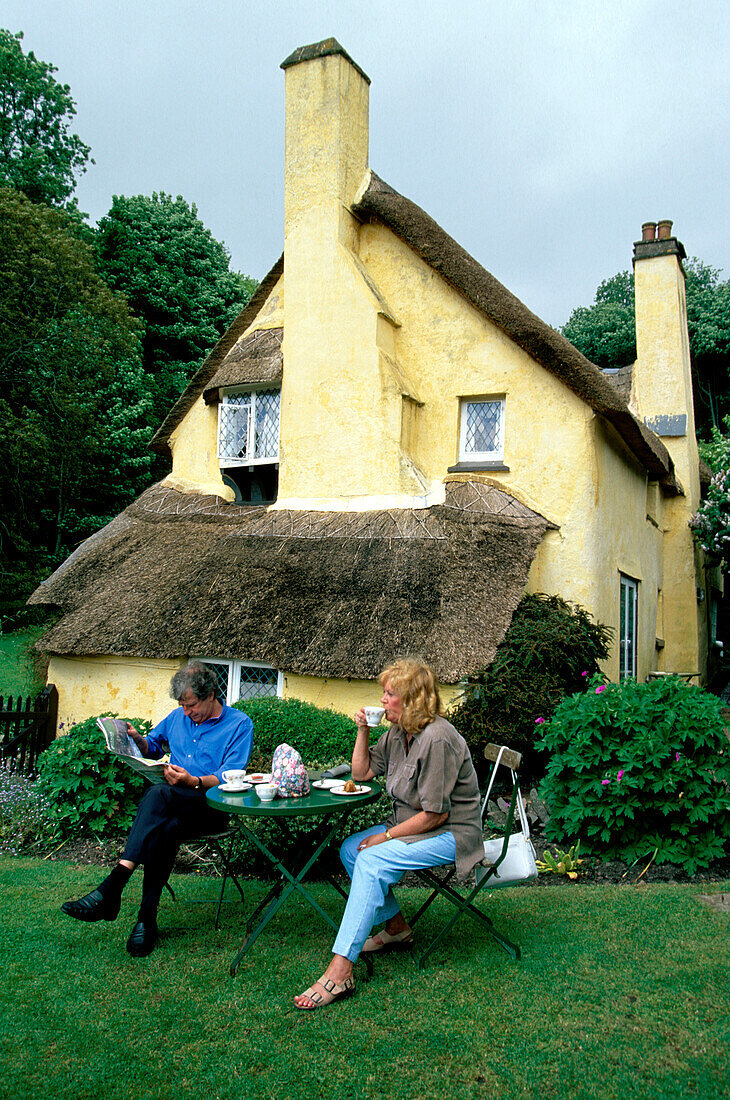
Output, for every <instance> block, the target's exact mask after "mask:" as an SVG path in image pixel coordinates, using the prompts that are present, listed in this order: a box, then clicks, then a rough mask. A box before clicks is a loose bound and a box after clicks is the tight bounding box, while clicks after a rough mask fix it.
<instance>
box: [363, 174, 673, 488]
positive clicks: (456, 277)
mask: <svg viewBox="0 0 730 1100" xmlns="http://www.w3.org/2000/svg"><path fill="white" fill-rule="evenodd" d="M354 213H355V214H357V215H358V217H360V218H362V219H363V220H367V219H370V218H375V219H377V220H378V221H380V222H382V223H383V224H384V225H387V226H388V228H389V229H391V230H392V231H393V232H394V233H395V234H397V236H399V237H400V238H401V239H402V240H404V241H405V242H406V244H408V245H410V247H411V248H412V249H413V250H414V252H417V253H418V255H419V256H421V257H422V259H423V260H425V262H426V263H427V264H428V265H429V266H430V267H431V268H433V270H434V271H437V272H438V273H439V274H440V275H441V276H442V277H443V278H444V279H445V280H446V281H447V282H448V283H450V284H451V286H453V287H454V288H455V289H456V290H457V291H458V292H459V293H460V294H461V295H462V296H463V297H464V298H466V300H467V301H468V302H470V303H471V304H472V305H473V306H475V307H476V308H477V309H478V310H480V311H481V312H482V313H484V314H485V315H486V316H487V317H488V318H489V319H490V320H491V321H492V322H493V323H494V324H496V325H498V326H499V328H501V329H502V330H503V331H504V332H505V333H506V334H507V336H509V337H510V339H511V340H513V341H514V342H515V343H516V344H517V345H518V346H519V347H521V348H522V349H523V351H526V352H527V353H528V355H530V356H532V358H533V359H535V360H536V362H538V363H539V364H540V365H541V366H543V367H545V369H546V370H549V371H551V372H552V373H553V374H554V375H556V377H558V378H560V380H561V381H562V382H564V383H565V385H566V386H568V387H569V389H571V390H572V391H573V392H574V393H575V394H577V395H578V397H580V398H581V399H582V400H583V401H585V402H587V403H588V404H589V405H590V406H591V407H592V408H593V409H594V410H595V412H596V413H598V414H599V415H600V416H603V417H605V419H606V420H608V421H609V422H610V423H611V424H612V425H613V426H614V428H615V429H616V430H617V432H618V433H619V435H620V436H621V437H622V439H623V440H624V442H625V443H626V444H627V446H628V447H629V449H630V450H631V451H632V452H633V454H634V455H635V456H636V458H638V459H639V461H640V462H641V463H642V465H643V466H644V467H645V468H646V470H647V471H648V473H649V474H650V475H651V476H652V477H655V478H658V479H659V480H660V481H661V482H662V484H663V486H664V488H665V489H666V490H667V491H669V492H676V491H677V489H678V486H677V484H676V481H675V478H674V466H673V463H672V459H671V457H670V455H669V452H668V451H667V449H666V447H665V446H664V444H663V443H662V442H661V440H660V439H659V438H658V437H657V436H656V435H655V434H654V433H653V432H652V431H650V430H649V429H648V428H647V427H646V426H645V425H644V424H642V423H641V422H640V421H639V420H637V418H636V417H635V416H634V415H633V413H632V412H630V410H629V409H628V407H627V405H626V402H625V400H624V399H623V398H622V397H621V395H620V394H619V393H618V392H617V390H616V389H615V387H614V386H612V385H611V383H610V382H608V381H607V379H606V378H604V376H603V374H602V373H601V371H600V370H599V368H598V367H597V366H596V365H595V364H594V363H591V362H590V361H589V360H588V359H586V357H585V356H584V355H582V354H581V353H580V352H579V351H578V349H577V348H575V347H573V345H572V344H571V343H570V341H569V340H566V339H565V337H564V336H561V335H560V333H559V332H556V331H555V329H553V328H551V327H550V325H547V324H546V323H545V322H544V321H541V320H540V318H539V317H537V316H536V315H535V314H534V313H532V312H531V311H530V310H529V309H528V308H527V306H525V305H523V303H522V302H521V301H520V300H519V298H516V297H515V295H514V294H512V293H511V292H510V291H509V290H507V288H506V287H504V286H503V285H502V284H501V283H500V282H499V280H498V279H495V277H494V276H493V275H491V274H490V273H489V272H488V271H487V270H486V269H485V268H483V267H482V266H481V264H479V263H477V261H476V260H475V259H474V257H473V256H470V255H469V253H468V252H467V251H466V250H465V249H463V248H462V247H461V245H459V244H457V242H456V241H455V240H454V239H453V237H450V236H449V234H448V233H446V232H445V231H444V230H443V229H442V228H441V226H440V225H437V223H436V222H435V221H434V220H433V218H431V217H429V215H428V214H426V213H425V211H423V210H421V208H420V207H419V206H416V204H415V203H414V202H411V201H410V199H406V198H404V196H403V195H400V194H399V193H398V192H397V191H394V190H393V188H392V187H389V186H388V184H387V183H385V182H384V181H383V180H381V179H380V178H379V177H378V176H376V174H375V173H374V172H372V173H371V178H370V182H369V184H368V186H367V188H366V190H365V192H364V193H363V195H362V198H361V199H360V200H359V202H358V203H357V204H356V206H355V207H354Z"/></svg>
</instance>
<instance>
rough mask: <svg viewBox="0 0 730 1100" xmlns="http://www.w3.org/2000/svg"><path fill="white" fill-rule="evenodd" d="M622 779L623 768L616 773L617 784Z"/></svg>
mask: <svg viewBox="0 0 730 1100" xmlns="http://www.w3.org/2000/svg"><path fill="white" fill-rule="evenodd" d="M623 777H624V769H623V768H621V770H620V771H619V772H618V774H617V775H616V778H617V779H618V781H619V783H620V782H621V780H622V779H623Z"/></svg>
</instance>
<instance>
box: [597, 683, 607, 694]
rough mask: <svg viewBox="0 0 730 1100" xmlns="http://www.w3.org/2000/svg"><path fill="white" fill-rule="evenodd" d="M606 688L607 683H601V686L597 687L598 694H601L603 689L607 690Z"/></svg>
mask: <svg viewBox="0 0 730 1100" xmlns="http://www.w3.org/2000/svg"><path fill="white" fill-rule="evenodd" d="M605 690H606V685H605V684H601V685H600V687H597V688H596V695H600V694H601V692H602V691H605Z"/></svg>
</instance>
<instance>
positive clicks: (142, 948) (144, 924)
mask: <svg viewBox="0 0 730 1100" xmlns="http://www.w3.org/2000/svg"><path fill="white" fill-rule="evenodd" d="M156 943H157V924H156V922H155V921H153V920H152V921H149V920H148V921H142V920H140V921H137V923H136V924H135V926H134V928H133V929H132V933H131V935H130V937H129V939H128V940H127V951H128V952H129V954H130V955H134V957H135V959H142V958H144V956H145V955H151V954H152V952H153V951H154V949H155V945H156Z"/></svg>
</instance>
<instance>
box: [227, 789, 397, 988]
mask: <svg viewBox="0 0 730 1100" xmlns="http://www.w3.org/2000/svg"><path fill="white" fill-rule="evenodd" d="M310 778H311V777H310ZM349 778H350V776H349V775H344V776H342V777H341V782H342V784H343V785H344V784H345V783H346V782H347V780H348V779H349ZM358 786H367V787H369V788H370V790H369V791H366V792H365V793H364V794H353V795H336V794H332V793H331V792H330V791H324V790H318V789H317V788H316V787H311V790H310V793H309V794H308V795H306V796H305V797H304V798H279V797H277V798H275V799H274V800H273V801H272V802H263V801H262V800H261V799H260V798H259V796H258V795H257V794H256V792H255V790H249V791H241V792H236V793H234V792H232V791H222V790H221V789H220V788H219V787H212V788H211V789H210V790H209V791H208V793H207V799H208V803H209V805H210V806H212V807H213V808H214V809H216V810H220V811H221V812H222V813H225V814H230V815H231V816H232V818H233V823H234V824H235V825H237V826H238V827H239V828H240V829H241V832H242V833H244V835H245V836H246V837H247V838H248V839H249V840H250V841H251V843H252V844H254V845H255V846H256V847H257V848H258V849H259V851H261V852H262V853H263V854H264V856H265V857H266V859H267V860H268V861H269V863H271V865H272V866H273V867H274V869H275V870H276V871H277V872H278V878H277V881H276V882H275V884H274V886H273V887H272V888H271V890H270V891H269V892H268V893H267V895H266V897H265V898H264V899H263V901H262V902H261V903H260V904H259V905H258V906H257V907H256V909H255V910H254V912H253V913H252V914H251V916H250V917H249V919H248V922H247V924H246V938H245V940H244V942H243V945H242V947H241V949H240V950H239V951H238V952H237V953H236V955H235V957H234V959H233V961H232V962H231V966H230V971H231V974H232V975H234V974H235V973H236V971H237V969H238V966H239V964H240V962H241V959H242V958H243V957H244V955H245V954H246V953H247V952H248V951H249V950H250V949H251V947H252V946H253V944H254V942H255V940H256V939H257V938H258V937H259V936H260V935H261V933H262V932H263V930H264V928H265V927H266V925H267V924H268V923H269V921H270V920H271V919H272V917H274V916H275V915H276V913H277V912H278V910H279V909H280V908H281V906H282V905H283V904H284V902H285V901H286V899H287V898H288V897H289V895H290V894H292V893H293V892H294V891H295V890H297V891H298V892H299V893H300V894H301V895H302V896H303V897H304V898H306V900H307V902H308V903H309V904H310V905H311V906H312V908H313V909H314V910H316V912H317V913H319V915H320V916H321V917H322V918H323V919H324V920H325V921H326V922H327V923H328V924H329V925H331V927H332V928H334V929H335V930H337V925H336V924H335V922H334V921H333V920H332V918H331V917H330V915H329V913H326V912H325V911H324V909H322V907H321V906H320V905H319V904H318V903H317V901H316V900H315V899H314V898H313V897H312V895H311V894H310V893H309V892H308V891H307V889H306V887H305V886H304V884H303V880H304V877H305V875H306V874H307V872H308V871H309V870H310V868H311V867H312V866H313V865H314V864H315V863H316V861H317V860H318V859H319V857H320V855H321V854H322V852H323V851H324V849H325V848H326V847H327V845H328V844H329V843H330V842H331V841H332V839H333V837H334V835H335V833H336V832H337V831H338V830H340V829H342V826H343V825H344V823H345V821H346V820H347V818H348V817H349V816H350V814H351V813H352V812H353V810H355V809H357V808H358V806H369V805H371V804H372V803H373V802H377V801H378V799H379V798H380V796H381V794H382V793H383V788H382V787H381V786H380V784H379V783H377V782H376V781H375V780H373V779H369V780H368V781H367V783H362V784H358ZM297 817H318V818H321V821H320V822H319V823H318V824H317V826H316V827H315V828H314V829H312V830H311V831H310V832H307V833H303V834H302V835H301V840H300V843H299V845H298V846H297V849H296V855H297V859H298V860H299V861H300V866H299V868H298V869H297V868H290V867H286V866H285V865H284V863H283V862H282V860H281V858H280V857H279V855H277V853H276V852H274V851H272V850H271V849H270V848H269V847H268V846H267V845H266V844H265V843H264V842H263V841H262V840H261V838H260V836H258V835H257V833H256V831H255V830H254V829H252V828H249V825H248V824H247V819H252V820H251V824H253V819H256V818H267V819H270V820H271V819H274V820H277V821H279V822H280V824H281V825H282V826H285V825H286V819H293V818H297ZM325 877H326V879H327V881H328V882H329V883H330V884H331V885H332V886H333V887H334V888H335V889H336V890H337V891H338V892H339V893H340V894H341V895H342V896H343V897H344V898H347V894H346V893H345V891H344V890H343V889H342V887H341V886H340V884H339V883H338V882H337V881H336V880H335V879H333V878H332V877H331V876H329V875H326V876H325Z"/></svg>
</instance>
